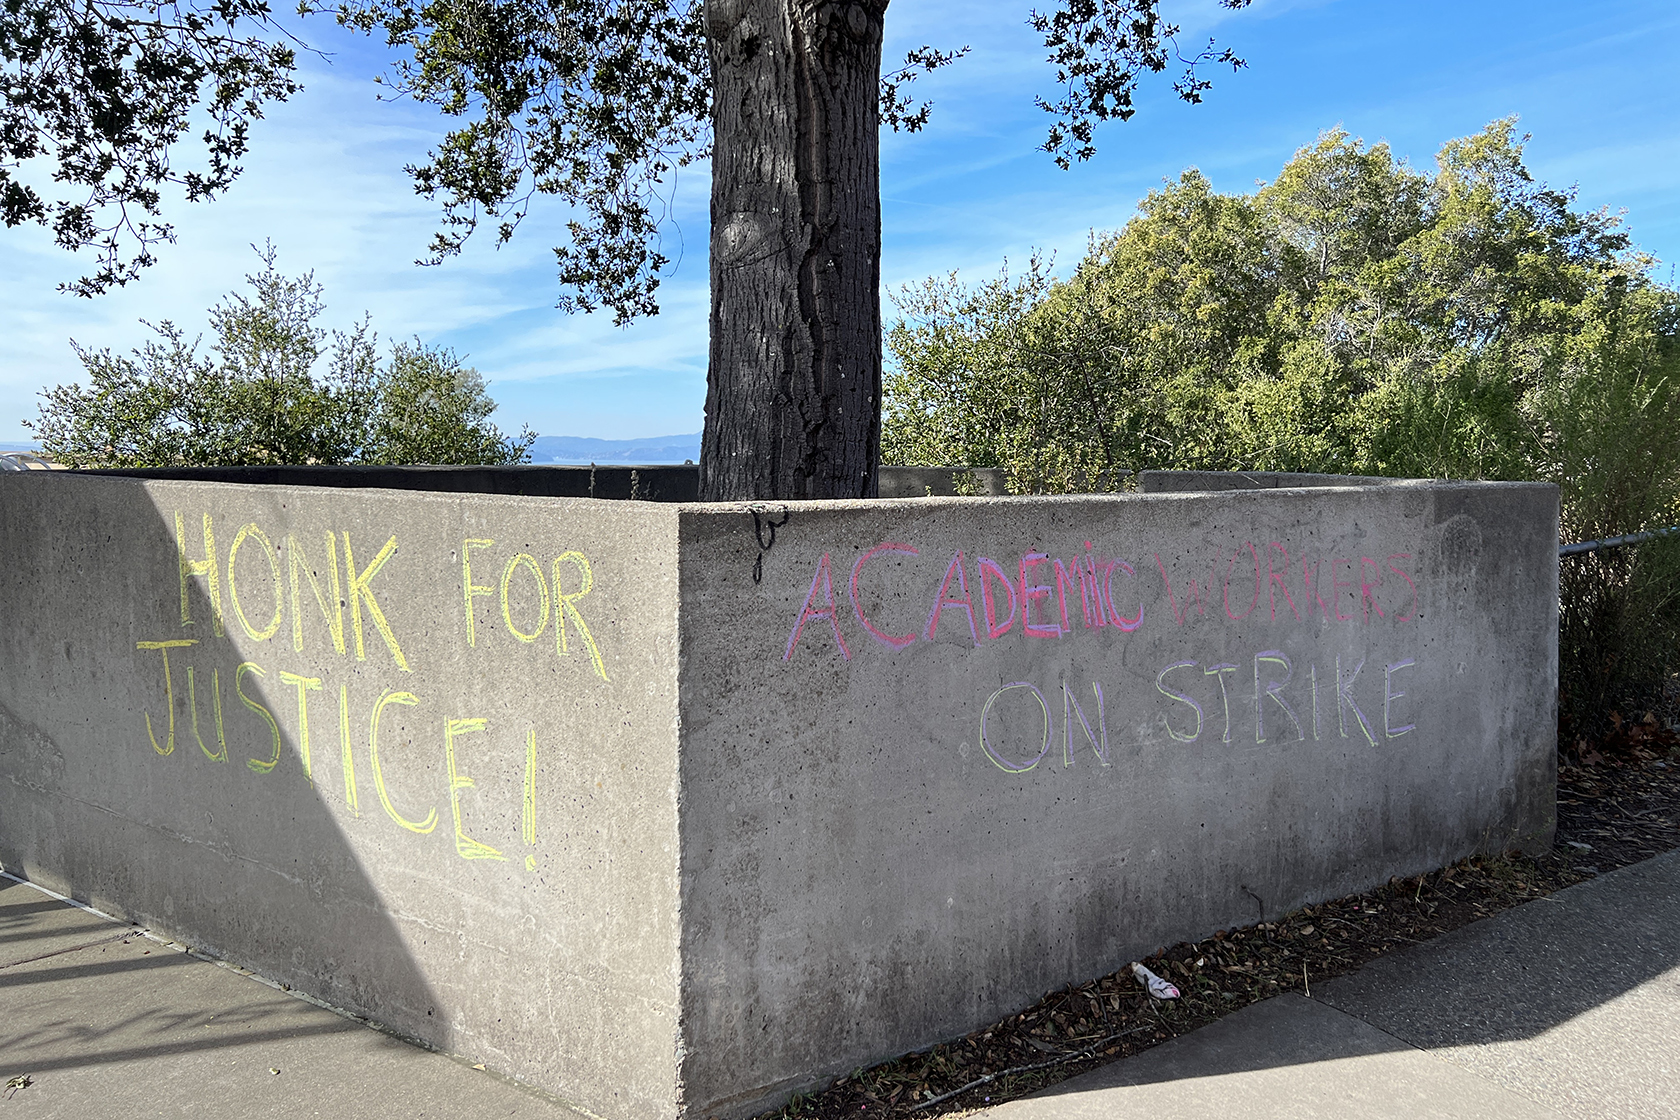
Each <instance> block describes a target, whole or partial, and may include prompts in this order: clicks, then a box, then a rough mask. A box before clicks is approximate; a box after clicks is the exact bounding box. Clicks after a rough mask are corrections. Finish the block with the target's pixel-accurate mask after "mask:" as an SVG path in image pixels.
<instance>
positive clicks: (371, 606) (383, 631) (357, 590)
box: [344, 531, 412, 673]
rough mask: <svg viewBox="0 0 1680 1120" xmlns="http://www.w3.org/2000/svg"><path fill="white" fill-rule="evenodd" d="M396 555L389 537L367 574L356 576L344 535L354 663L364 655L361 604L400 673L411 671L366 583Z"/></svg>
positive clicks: (363, 659)
mask: <svg viewBox="0 0 1680 1120" xmlns="http://www.w3.org/2000/svg"><path fill="white" fill-rule="evenodd" d="M396 552H397V538H396V537H392V538H391V539H390V540H388V541H386V542H385V547H384V548H382V549H380V550H379V554H378V555H377V556H375V557H374V558H373V562H372V563H370V564H369V565H368V566H367V571H365V572H363V573H361V574H360V575H357V574H356V558H355V556H354V555H353V554H352V553H351V551H350V533H349V532H348V531H346V532H345V534H344V570H345V573H346V574H347V575H348V576H349V577H350V624H351V625H352V626H353V627H355V630H356V660H357V661H366V660H367V653H366V651H365V650H364V649H363V648H362V604H363V603H366V604H367V610H368V616H369V617H371V618H372V619H373V624H374V626H375V627H377V628H378V630H379V636H380V637H381V638H384V639H385V644H386V645H387V646H389V647H390V649H391V656H392V657H394V658H396V659H397V668H399V669H401V670H402V671H403V672H405V673H408V672H412V670H411V669H409V667H408V659H407V658H406V657H404V656H403V651H402V648H401V647H400V646H398V645H397V636H396V635H395V634H393V633H391V624H390V623H389V622H387V621H385V612H384V611H382V610H380V609H379V602H378V600H376V599H375V598H374V597H373V588H372V587H369V586H368V584H369V582H370V581H371V580H372V579H373V577H374V576H376V575H378V574H379V569H380V568H383V567H384V566H385V561H387V560H389V559H390V558H391V557H392V556H395V555H396Z"/></svg>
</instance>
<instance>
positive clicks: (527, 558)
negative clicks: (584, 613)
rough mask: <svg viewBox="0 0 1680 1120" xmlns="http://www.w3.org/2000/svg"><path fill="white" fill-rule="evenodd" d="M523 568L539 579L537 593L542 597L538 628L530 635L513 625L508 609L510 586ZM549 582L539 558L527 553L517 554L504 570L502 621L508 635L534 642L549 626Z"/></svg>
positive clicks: (538, 614) (511, 614) (511, 613)
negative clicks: (505, 625)
mask: <svg viewBox="0 0 1680 1120" xmlns="http://www.w3.org/2000/svg"><path fill="white" fill-rule="evenodd" d="M521 567H527V568H530V569H531V574H532V575H534V576H536V577H537V592H538V593H539V594H540V595H541V596H542V600H541V602H542V610H541V611H539V612H538V613H537V628H536V629H535V630H533V631H531V632H530V633H529V634H527V633H525V632H524V631H523V630H521V629H519V627H517V626H515V625H514V624H513V612H512V611H511V610H510V609H509V607H508V584H509V583H510V582H512V580H513V573H514V572H516V571H518V570H519V569H520V568H521ZM548 612H549V601H548V582H547V581H546V580H544V579H543V570H542V565H540V564H538V563H537V558H536V557H535V556H532V555H530V554H529V553H526V552H521V553H517V554H516V555H515V556H514V557H513V559H511V560H509V561H508V562H507V565H506V566H505V567H503V568H502V621H503V622H504V623H506V624H507V628H508V633H509V634H512V635H513V636H514V637H516V638H518V639H519V640H520V641H522V642H534V641H536V640H537V638H538V636H539V635H541V634H542V632H543V628H544V627H546V626H547V625H548Z"/></svg>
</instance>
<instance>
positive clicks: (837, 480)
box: [700, 0, 887, 501]
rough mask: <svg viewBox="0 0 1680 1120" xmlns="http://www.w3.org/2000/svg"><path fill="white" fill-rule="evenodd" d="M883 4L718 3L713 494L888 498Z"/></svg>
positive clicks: (820, 0)
mask: <svg viewBox="0 0 1680 1120" xmlns="http://www.w3.org/2000/svg"><path fill="white" fill-rule="evenodd" d="M886 8H887V3H886V0H864V2H859V3H852V2H848V0H708V2H707V5H706V23H707V39H708V43H709V46H710V51H711V61H712V81H713V98H712V103H713V110H712V121H713V131H714V136H715V138H716V144H715V148H714V151H713V155H712V242H711V280H712V314H711V365H710V369H709V370H708V373H707V380H706V429H705V435H704V437H703V439H702V443H701V450H700V497H701V498H702V499H703V500H706V501H734V500H743V499H753V498H859V497H873V496H874V495H875V485H876V483H875V479H876V466H877V463H878V461H879V458H880V449H881V296H880V279H881V190H880V131H879V120H878V111H879V96H880V92H879V91H880V78H881V22H882V17H883V16H884V15H885V14H886Z"/></svg>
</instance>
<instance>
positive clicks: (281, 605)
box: [227, 521, 296, 642]
mask: <svg viewBox="0 0 1680 1120" xmlns="http://www.w3.org/2000/svg"><path fill="white" fill-rule="evenodd" d="M249 537H255V538H256V539H257V542H258V543H259V544H261V545H262V548H263V556H264V557H265V558H266V559H267V560H268V570H269V574H270V575H271V576H272V577H273V579H274V617H273V618H271V619H269V621H268V625H266V626H264V627H263V628H262V629H261V630H259V629H257V628H256V627H255V626H252V625H251V620H250V619H249V618H247V617H246V615H245V608H244V606H243V605H242V604H241V603H240V602H239V585H238V584H237V583H236V582H234V581H235V578H236V577H235V573H236V572H237V570H238V563H237V562H238V558H239V546H240V545H242V544H244V543H245V541H246V539H247V538H249ZM227 579H228V599H229V600H231V601H232V603H233V613H234V614H236V615H238V616H239V624H240V625H241V626H243V627H245V633H247V634H249V635H251V639H252V640H253V641H258V642H266V641H268V639H270V638H272V637H274V632H275V631H276V630H278V629H280V617H281V612H282V611H283V610H284V609H285V600H284V598H283V597H282V596H281V593H280V561H279V560H276V559H275V558H274V544H273V542H272V541H270V540H269V539H268V534H267V533H264V532H263V531H262V529H260V528H258V526H257V523H256V522H255V521H252V522H250V523H249V524H247V525H245V526H243V527H241V528H240V530H239V533H238V535H237V536H235V537H234V538H233V547H231V548H229V549H228V573H227ZM293 610H294V612H295V610H296V608H293Z"/></svg>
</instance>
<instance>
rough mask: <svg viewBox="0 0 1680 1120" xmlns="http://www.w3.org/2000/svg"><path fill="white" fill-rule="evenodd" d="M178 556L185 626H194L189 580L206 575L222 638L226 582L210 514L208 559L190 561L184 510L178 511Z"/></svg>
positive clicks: (206, 532) (212, 610) (206, 530)
mask: <svg viewBox="0 0 1680 1120" xmlns="http://www.w3.org/2000/svg"><path fill="white" fill-rule="evenodd" d="M175 556H176V559H177V561H178V562H179V567H180V571H181V625H182V626H191V625H192V624H193V620H192V613H191V612H190V611H189V610H188V609H187V580H188V579H189V578H190V577H192V576H204V577H206V578H207V579H208V580H209V583H210V615H211V619H212V622H213V624H214V628H215V631H216V637H218V638H219V637H221V636H222V632H223V631H222V579H221V574H220V571H219V569H218V568H217V565H216V534H215V533H214V532H212V531H211V528H210V515H209V514H208V513H206V514H205V515H204V559H202V560H188V559H187V526H186V523H185V522H184V521H182V520H181V511H180V510H176V511H175Z"/></svg>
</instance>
